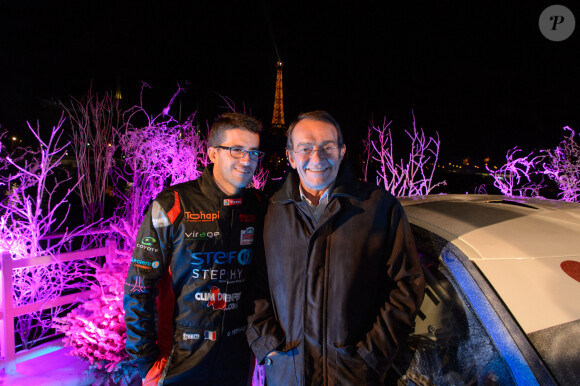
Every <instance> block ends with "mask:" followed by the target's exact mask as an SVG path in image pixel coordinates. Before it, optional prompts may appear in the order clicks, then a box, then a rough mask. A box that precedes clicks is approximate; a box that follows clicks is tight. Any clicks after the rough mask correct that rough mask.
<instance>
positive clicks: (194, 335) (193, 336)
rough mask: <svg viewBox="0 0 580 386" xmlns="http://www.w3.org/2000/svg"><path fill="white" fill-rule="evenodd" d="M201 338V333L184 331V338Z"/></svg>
mask: <svg viewBox="0 0 580 386" xmlns="http://www.w3.org/2000/svg"><path fill="white" fill-rule="evenodd" d="M199 338H200V335H199V334H189V333H187V332H184V333H183V340H196V339H199Z"/></svg>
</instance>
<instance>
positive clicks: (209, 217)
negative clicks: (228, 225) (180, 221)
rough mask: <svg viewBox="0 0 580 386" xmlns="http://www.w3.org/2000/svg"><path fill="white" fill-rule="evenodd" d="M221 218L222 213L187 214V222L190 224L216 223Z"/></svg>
mask: <svg viewBox="0 0 580 386" xmlns="http://www.w3.org/2000/svg"><path fill="white" fill-rule="evenodd" d="M219 218H220V212H219V211H218V212H217V213H206V212H202V211H201V210H200V211H199V212H197V213H194V212H185V220H187V221H189V222H210V221H215V220H218V219H219Z"/></svg>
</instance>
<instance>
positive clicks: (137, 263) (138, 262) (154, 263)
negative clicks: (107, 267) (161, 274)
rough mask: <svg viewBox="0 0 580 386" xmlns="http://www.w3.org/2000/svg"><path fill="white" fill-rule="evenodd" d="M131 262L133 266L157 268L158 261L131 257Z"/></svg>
mask: <svg viewBox="0 0 580 386" xmlns="http://www.w3.org/2000/svg"><path fill="white" fill-rule="evenodd" d="M131 263H133V265H134V266H135V267H138V268H143V269H151V268H159V262H158V261H145V260H141V259H135V258H133V259H131Z"/></svg>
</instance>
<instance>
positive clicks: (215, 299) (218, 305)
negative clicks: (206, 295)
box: [207, 287, 226, 310]
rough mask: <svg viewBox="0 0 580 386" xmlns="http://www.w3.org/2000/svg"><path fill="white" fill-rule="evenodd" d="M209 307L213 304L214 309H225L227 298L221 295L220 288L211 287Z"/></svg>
mask: <svg viewBox="0 0 580 386" xmlns="http://www.w3.org/2000/svg"><path fill="white" fill-rule="evenodd" d="M207 305H208V307H209V306H211V307H212V308H213V309H214V310H223V309H225V308H226V300H225V299H224V297H223V296H220V289H219V288H217V287H211V292H210V300H209V302H207Z"/></svg>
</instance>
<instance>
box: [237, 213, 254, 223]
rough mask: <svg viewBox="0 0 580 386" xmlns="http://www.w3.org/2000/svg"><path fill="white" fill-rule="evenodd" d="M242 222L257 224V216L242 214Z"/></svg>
mask: <svg viewBox="0 0 580 386" xmlns="http://www.w3.org/2000/svg"><path fill="white" fill-rule="evenodd" d="M240 222H252V223H253V222H256V215H255V214H244V213H240Z"/></svg>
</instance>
